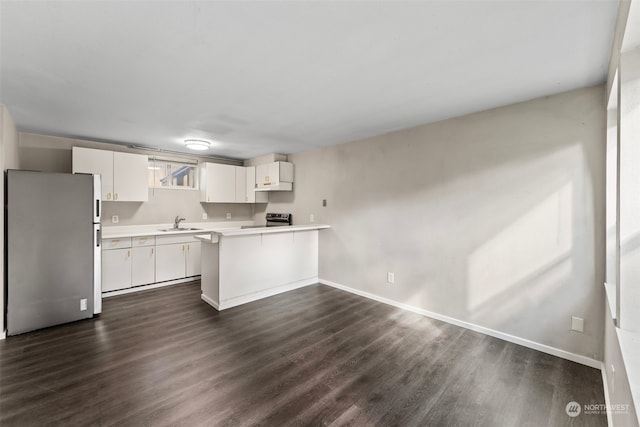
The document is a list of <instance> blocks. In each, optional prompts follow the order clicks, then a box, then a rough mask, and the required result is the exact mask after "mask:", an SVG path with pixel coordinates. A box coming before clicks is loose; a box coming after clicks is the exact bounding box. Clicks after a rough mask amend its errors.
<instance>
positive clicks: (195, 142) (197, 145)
mask: <svg viewBox="0 0 640 427" xmlns="http://www.w3.org/2000/svg"><path fill="white" fill-rule="evenodd" d="M184 145H185V146H186V147H187V148H189V149H191V150H208V149H209V148H210V147H211V143H210V142H209V141H204V140H202V139H185V140H184Z"/></svg>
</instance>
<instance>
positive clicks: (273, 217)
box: [267, 212, 293, 227]
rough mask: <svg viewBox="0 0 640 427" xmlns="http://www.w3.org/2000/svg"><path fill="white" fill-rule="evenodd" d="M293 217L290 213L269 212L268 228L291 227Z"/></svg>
mask: <svg viewBox="0 0 640 427" xmlns="http://www.w3.org/2000/svg"><path fill="white" fill-rule="evenodd" d="M292 222H293V215H291V214H290V213H269V212H267V227H282V226H283V225H291V224H292Z"/></svg>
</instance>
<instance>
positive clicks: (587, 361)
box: [318, 279, 602, 369]
mask: <svg viewBox="0 0 640 427" xmlns="http://www.w3.org/2000/svg"><path fill="white" fill-rule="evenodd" d="M318 281H319V283H322V284H323V285H327V286H331V287H333V288H336V289H341V290H343V291H346V292H350V293H352V294H356V295H360V296H362V297H365V298H369V299H372V300H375V301H378V302H381V303H384V304H389V305H392V306H394V307H398V308H402V309H404V310H407V311H411V312H413V313H416V314H420V315H422V316H426V317H430V318H432V319H436V320H440V321H442V322H446V323H451V324H452V325H456V326H460V327H462V328H466V329H469V330H472V331H475V332H480V333H482V334H485V335H489V336H492V337H495V338H500V339H501V340H505V341H509V342H512V343H514V344H519V345H522V346H524V347H528V348H531V349H533V350H538V351H541V352H543V353H547V354H550V355H552V356H557V357H560V358H562V359H567V360H571V361H572V362H576V363H580V364H582V365H586V366H590V367H592V368H596V369H600V365H601V363H602V362H600V361H599V360H595V359H592V358H590V357H587V356H583V355H581V354H575V353H571V352H568V351H565V350H561V349H559V348H555V347H551V346H548V345H546V344H540V343H537V342H534V341H530V340H527V339H524V338H520V337H516V336H514V335H509V334H505V333H504V332H500V331H496V330H493V329H489V328H486V327H484V326H480V325H476V324H474V323H469V322H465V321H463V320H459V319H455V318H453V317H449V316H445V315H443V314H438V313H434V312H432V311H428V310H424V309H422V308H418V307H414V306H412V305H408V304H403V303H401V302H397V301H393V300H391V299H388V298H384V297H381V296H378V295H375V294H371V293H369V292H363V291H360V290H358V289H354V288H350V287H348V286H344V285H341V284H339V283H335V282H331V281H329V280H325V279H319V280H318Z"/></svg>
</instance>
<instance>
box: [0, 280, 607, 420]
mask: <svg viewBox="0 0 640 427" xmlns="http://www.w3.org/2000/svg"><path fill="white" fill-rule="evenodd" d="M570 401H576V402H579V403H581V404H585V403H604V396H603V392H602V380H601V376H600V372H599V371H598V370H595V369H592V368H588V367H585V366H582V365H579V364H576V363H573V362H568V361H566V360H562V359H559V358H556V357H553V356H549V355H546V354H543V353H539V352H537V351H533V350H530V349H527V348H524V347H521V346H518V345H515V344H511V343H507V342H505V341H501V340H499V339H496V338H492V337H488V336H485V335H482V334H479V333H475V332H471V331H468V330H465V329H461V328H458V327H456V326H452V325H449V324H446V323H442V322H438V321H435V320H431V319H428V318H424V317H422V316H419V315H416V314H412V313H408V312H405V311H402V310H399V309H395V308H393V307H390V306H387V305H384V304H380V303H377V302H374V301H370V300H367V299H364V298H361V297H358V296H355V295H352V294H349V293H345V292H342V291H339V290H336V289H333V288H330V287H327V286H323V285H315V286H310V287H306V288H303V289H299V290H296V291H293V292H289V293H286V294H282V295H278V296H275V297H272V298H268V299H265V300H262V301H258V302H255V303H251V304H247V305H244V306H241V307H236V308H233V309H230V310H227V311H224V312H222V313H218V312H216V311H215V310H214V309H213V308H211V307H209V306H208V305H206V304H205V303H203V302H202V301H201V300H200V288H199V283H194V284H188V285H179V286H172V287H167V288H162V289H157V290H152V291H147V292H143V293H139V294H131V295H124V296H119V297H113V298H109V299H106V300H105V301H104V313H103V314H102V315H101V316H100V317H99V318H97V319H94V320H86V321H81V322H76V323H72V324H68V325H63V326H59V327H54V328H49V329H46V330H42V331H39V332H34V333H30V334H25V335H22V336H17V337H9V338H8V339H6V340H5V341H0V425H2V426H3V427H4V426H11V425H20V426H38V425H67V426H73V425H82V426H86V425H105V426H106V425H131V426H145V425H147V426H164V425H181V426H199V425H223V426H236V425H263V426H283V425H332V426H338V425H358V426H359V425H362V426H365V425H366V426H369V425H380V426H393V425H397V426H536V427H538V426H546V425H549V426H563V425H575V426H605V425H606V416H604V415H601V416H597V415H586V414H581V415H579V416H578V417H577V418H569V417H568V416H567V415H566V413H565V406H566V404H567V403H568V402H570Z"/></svg>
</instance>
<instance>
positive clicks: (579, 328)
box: [571, 316, 584, 332]
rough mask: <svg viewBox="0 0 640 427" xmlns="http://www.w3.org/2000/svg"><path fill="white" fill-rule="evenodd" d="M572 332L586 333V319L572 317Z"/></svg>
mask: <svg viewBox="0 0 640 427" xmlns="http://www.w3.org/2000/svg"><path fill="white" fill-rule="evenodd" d="M571 330H572V331H576V332H584V319H581V318H580V317H575V316H571Z"/></svg>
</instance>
